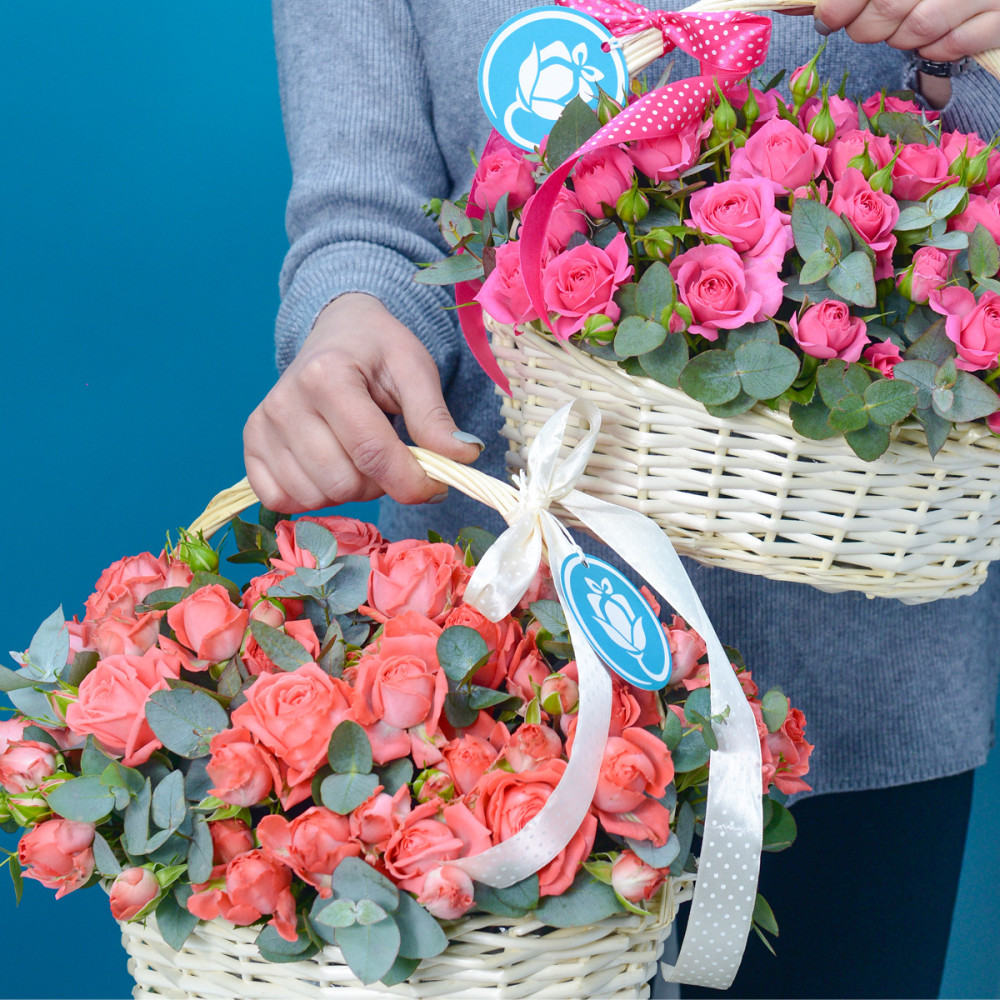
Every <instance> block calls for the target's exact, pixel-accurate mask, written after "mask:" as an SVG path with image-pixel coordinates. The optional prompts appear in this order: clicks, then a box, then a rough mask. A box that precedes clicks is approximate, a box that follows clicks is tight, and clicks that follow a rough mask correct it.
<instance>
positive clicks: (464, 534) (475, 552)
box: [457, 527, 497, 563]
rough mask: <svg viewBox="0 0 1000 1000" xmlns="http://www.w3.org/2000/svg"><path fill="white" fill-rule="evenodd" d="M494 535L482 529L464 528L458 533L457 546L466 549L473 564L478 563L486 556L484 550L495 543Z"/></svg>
mask: <svg viewBox="0 0 1000 1000" xmlns="http://www.w3.org/2000/svg"><path fill="white" fill-rule="evenodd" d="M496 540H497V539H496V535H493V534H491V533H490V532H488V531H485V530H484V529H483V528H475V527H466V528H463V529H462V530H461V531H460V532H459V533H458V539H457V541H458V544H459V545H460V546H461V547H462V548H463V549H468V550H469V552H470V554H471V555H472V559H473V561H474V562H476V563H478V562H479V560H480V559H482V558H483V556H484V555H486V550H487V549H488V548H489V547H490V546H491V545H492V544H493V543H494V542H495V541H496Z"/></svg>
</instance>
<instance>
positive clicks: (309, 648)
mask: <svg viewBox="0 0 1000 1000" xmlns="http://www.w3.org/2000/svg"><path fill="white" fill-rule="evenodd" d="M263 606H268V607H273V605H268V604H267V602H266V601H265V602H264V604H263V605H258V607H263ZM255 615H256V610H255V611H254V612H251V617H254V616H255ZM268 624H269V625H271V627H272V628H279V630H280V631H281V632H283V633H284V634H285V635H287V636H288V637H289V638H290V639H295V641H296V642H298V643H300V644H301V645H302V646H304V647H305V650H306V652H307V653H308V654H309V655H310V656H311V657H312V658H313V660H314V661H315V660H317V659H318V658H319V654H320V645H319V639H317V638H316V630H315V629H314V628H313V624H312V622H311V621H309V619H308V618H299V619H294V620H289V621H286V622H284V623H283V624H282V623H279V624H278V625H274V623H272V622H268ZM241 659H242V660H243V663H244V665H245V666H246V668H247V670H249V671H250V673H251V674H252V675H254V676H255V677H256V676H259V675H260V674H275V673H278V671H280V670H281V668H280V667H279V666H278V665H277V664H276V663H275V662H274V661H273V660H272V659H271V658H270V657H269V656H268V655H267V653H265V652H264V650H263V649H261V647H260V643H259V642H257V640H256V639H255V638H254V637H253V635H251V634H250V633H249V632H248V633H247V641H246V645H245V646H244V647H243V654H242V656H241Z"/></svg>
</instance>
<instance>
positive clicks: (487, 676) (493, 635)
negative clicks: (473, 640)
mask: <svg viewBox="0 0 1000 1000" xmlns="http://www.w3.org/2000/svg"><path fill="white" fill-rule="evenodd" d="M444 625H445V628H448V627H449V626H451V625H464V626H465V627H466V628H472V629H475V630H476V631H477V632H478V633H479V634H480V635H481V636H482V637H483V642H485V643H486V648H487V649H489V651H490V657H489V659H488V660H487V661H486V662H485V663H484V664H483V665H482V666H481V667H480V668H479V669H478V670H477V671H476V672H475V674H473V676H472V683H473V684H480V685H482V686H483V687H489V688H499V687H500V684H501V682H502V681H503V680H504V678H505V677H506V676H507V672H508V671H509V670H510V667H511V664H512V662H513V660H514V659H515V657H516V656H517V655H518V649H519V647H520V645H521V642H522V640H523V639H524V633H523V632H522V631H521V626H520V625H519V624H518V622H517V620H516V619H514V618H512V617H511V616H510V615H507V616H506V617H505V618H501V619H500V621H498V622H492V621H490V620H489V618H487V617H486V615H484V614H483V613H482V612H481V611H480V610H479V609H478V608H475V607H473V606H472V605H471V604H460V605H459V606H458V607H457V608H454V609H453V610H452V611H451V612H450V613H449V615H448V617H447V618H446V619H445V621H444Z"/></svg>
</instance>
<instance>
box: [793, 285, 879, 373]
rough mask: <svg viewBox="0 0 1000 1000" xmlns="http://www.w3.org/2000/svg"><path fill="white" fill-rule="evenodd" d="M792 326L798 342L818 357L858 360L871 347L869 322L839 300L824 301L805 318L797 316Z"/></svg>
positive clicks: (807, 312)
mask: <svg viewBox="0 0 1000 1000" xmlns="http://www.w3.org/2000/svg"><path fill="white" fill-rule="evenodd" d="M788 325H789V327H790V328H791V331H792V336H793V337H794V338H795V342H796V343H797V344H798V345H799V347H801V348H802V350H803V351H805V353H806V354H811V355H812V356H813V357H814V358H840V359H841V360H843V361H857V360H858V358H860V357H861V352H862V350H863V349H864V348H865V346H866V345H867V344H868V334H867V333H866V330H867V329H868V327H867V325H866V324H865V321H864V320H863V319H862V318H861V317H860V316H852V315H851V311H850V309H849V308H848V307H847V306H846V305H845V304H844V303H843V302H838V301H837V300H835V299H824V300H823V301H822V302H819V303H817V304H816V305H814V306H810V307H809V308H808V309H807V310H806V311H805V312H804V313H803V314H802V315H801V316H797V315H796V314H795V313H793V314H792V318H791V320H789V324H788Z"/></svg>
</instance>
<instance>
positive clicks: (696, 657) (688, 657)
mask: <svg viewBox="0 0 1000 1000" xmlns="http://www.w3.org/2000/svg"><path fill="white" fill-rule="evenodd" d="M663 631H664V632H666V633H667V645H669V646H670V658H671V667H670V683H671V684H679V683H680V682H681V681H682V680H684V678H685V677H687V676H689V675H690V674H691V673H692V672H693V671H694V670H695V668H696V667H697V666H698V664H699V663H700V662H701V660H702V658H703V657H704V656H706V655H707V652H708V649H707V647H706V645H705V640H704V639H703V638H702V637H701V636H700V635H699V634H698V633H697V632H695V630H694V629H693V628H688V626H687V623H686V622H685V621H684V619H683V618H681V617H680V616H679V615H674V617H673V620H672V622H671V624H670V625H669V627H668V626H667V625H664V626H663Z"/></svg>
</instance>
